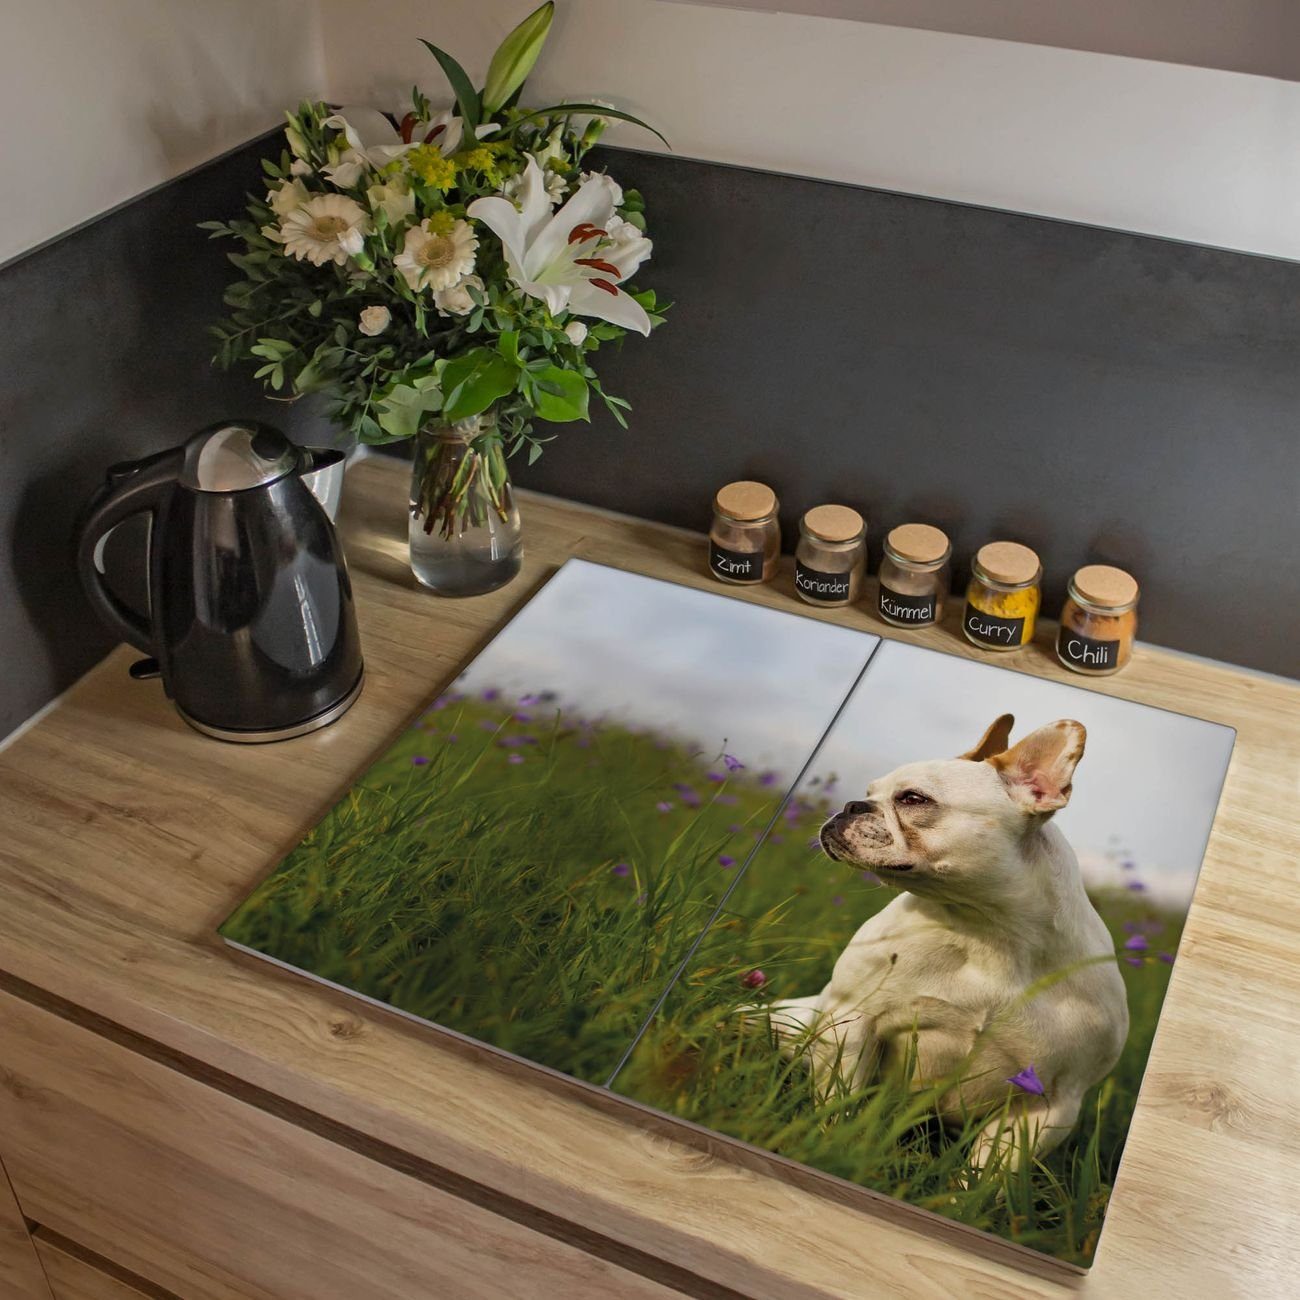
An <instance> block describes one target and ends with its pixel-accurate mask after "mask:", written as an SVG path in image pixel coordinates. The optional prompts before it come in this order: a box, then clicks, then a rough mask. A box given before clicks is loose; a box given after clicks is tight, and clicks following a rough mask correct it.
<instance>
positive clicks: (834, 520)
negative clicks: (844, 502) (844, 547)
mask: <svg viewBox="0 0 1300 1300" xmlns="http://www.w3.org/2000/svg"><path fill="white" fill-rule="evenodd" d="M803 526H804V528H805V530H806V531H808V532H810V533H811V534H812V535H813V536H814V537H818V538H820V539H821V540H822V541H823V542H851V541H853V540H854V539H855V538H858V537H861V536H862V534H863V533H864V532H865V531H866V528H867V522H866V520H865V519H863V517H862V516H861V515H860V514H858V512H857V511H856V510H854V509H852V507H850V506H814V507H813V508H812V509H811V510H810V511H808V513H807V514H806V515H804V517H803Z"/></svg>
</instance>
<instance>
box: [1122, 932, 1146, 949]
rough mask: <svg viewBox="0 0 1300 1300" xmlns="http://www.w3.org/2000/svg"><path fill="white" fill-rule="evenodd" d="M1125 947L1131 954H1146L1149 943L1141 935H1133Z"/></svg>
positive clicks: (1126, 940) (1126, 941) (1127, 940)
mask: <svg viewBox="0 0 1300 1300" xmlns="http://www.w3.org/2000/svg"><path fill="white" fill-rule="evenodd" d="M1124 947H1125V948H1126V949H1128V951H1129V952H1146V950H1147V941H1146V939H1145V938H1144V937H1143V936H1142V935H1140V934H1131V935H1129V937H1128V938H1127V939H1125V940H1124Z"/></svg>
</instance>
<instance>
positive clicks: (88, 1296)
mask: <svg viewBox="0 0 1300 1300" xmlns="http://www.w3.org/2000/svg"><path fill="white" fill-rule="evenodd" d="M33 1240H34V1241H35V1243H36V1253H37V1255H38V1256H39V1257H40V1261H41V1267H42V1268H43V1269H44V1270H45V1277H46V1279H47V1280H48V1281H49V1284H50V1291H51V1293H52V1295H53V1297H54V1300H154V1297H153V1296H151V1295H150V1294H149V1293H148V1292H146V1291H141V1290H139V1289H137V1288H136V1287H133V1286H129V1285H128V1284H127V1283H125V1282H121V1281H119V1280H118V1279H117V1278H115V1277H111V1276H110V1275H109V1274H108V1273H105V1272H104V1271H103V1270H102V1269H98V1268H96V1267H95V1266H94V1265H93V1264H89V1263H87V1262H86V1261H85V1260H84V1259H79V1258H78V1257H77V1256H76V1255H72V1254H69V1253H68V1251H66V1250H65V1249H64V1248H63V1247H62V1246H61V1245H60V1244H59V1243H57V1242H54V1241H51V1240H49V1239H48V1238H45V1237H42V1236H41V1234H40V1232H39V1230H38V1231H37V1234H36V1236H35V1237H34V1238H33ZM155 1294H158V1293H155Z"/></svg>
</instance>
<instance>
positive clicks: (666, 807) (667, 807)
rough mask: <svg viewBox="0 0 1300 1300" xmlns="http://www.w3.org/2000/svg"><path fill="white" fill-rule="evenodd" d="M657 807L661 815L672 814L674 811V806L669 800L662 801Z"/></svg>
mask: <svg viewBox="0 0 1300 1300" xmlns="http://www.w3.org/2000/svg"><path fill="white" fill-rule="evenodd" d="M655 807H656V808H657V809H658V810H659V811H660V812H661V813H666V812H672V810H673V806H672V804H670V803H669V802H668V800H667V799H660V800H659V802H658V803H657V804H655Z"/></svg>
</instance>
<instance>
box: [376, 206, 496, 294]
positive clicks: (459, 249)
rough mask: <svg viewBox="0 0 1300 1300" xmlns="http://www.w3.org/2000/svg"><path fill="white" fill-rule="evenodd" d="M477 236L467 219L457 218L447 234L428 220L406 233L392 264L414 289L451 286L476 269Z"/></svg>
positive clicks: (435, 288) (436, 288) (448, 287)
mask: <svg viewBox="0 0 1300 1300" xmlns="http://www.w3.org/2000/svg"><path fill="white" fill-rule="evenodd" d="M476 248H478V236H477V235H476V234H475V233H474V231H473V230H472V229H471V228H470V224H469V222H468V221H456V222H454V223H453V224H452V227H451V229H450V230H448V231H447V233H446V234H439V233H437V232H435V231H434V230H432V229H430V223H429V222H428V221H422V222H421V223H420V224H419V225H418V226H412V227H411V229H410V230H408V231H407V232H406V239H405V241H404V242H403V244H402V251H401V252H400V253H398V255H397V256H396V257H395V258H393V265H394V266H396V267H397V269H398V270H399V271H400V272H401V273H402V277H403V278H404V279H405V280H406V283H407V284H408V285H409V286H410V287H411V288H412V289H434V290H438V289H450V288H451V287H452V285H454V284H458V283H459V282H460V281H461V280H462V279H464V277H465V276H467V275H468V274H469V273H470V272H471V271H472V270H473V269H474V250H475V249H476Z"/></svg>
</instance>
